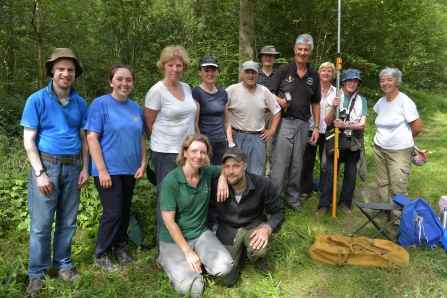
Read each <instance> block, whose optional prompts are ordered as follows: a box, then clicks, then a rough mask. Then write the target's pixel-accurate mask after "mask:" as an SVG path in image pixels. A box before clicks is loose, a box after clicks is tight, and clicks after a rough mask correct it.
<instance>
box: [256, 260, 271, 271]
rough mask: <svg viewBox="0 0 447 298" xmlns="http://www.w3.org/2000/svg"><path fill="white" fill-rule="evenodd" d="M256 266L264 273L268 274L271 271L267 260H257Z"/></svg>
mask: <svg viewBox="0 0 447 298" xmlns="http://www.w3.org/2000/svg"><path fill="white" fill-rule="evenodd" d="M256 265H257V266H258V267H259V269H261V270H262V271H264V272H269V271H271V270H272V268H270V265H269V263H268V262H267V259H265V258H259V259H258V260H257V261H256Z"/></svg>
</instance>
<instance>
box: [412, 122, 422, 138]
mask: <svg viewBox="0 0 447 298" xmlns="http://www.w3.org/2000/svg"><path fill="white" fill-rule="evenodd" d="M410 127H411V133H412V134H413V137H415V136H417V135H418V134H419V133H420V132H421V131H422V121H421V118H417V119H416V120H414V121H412V122H410Z"/></svg>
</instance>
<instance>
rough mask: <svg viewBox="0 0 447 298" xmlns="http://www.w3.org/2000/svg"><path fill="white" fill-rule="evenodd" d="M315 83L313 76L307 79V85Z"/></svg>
mask: <svg viewBox="0 0 447 298" xmlns="http://www.w3.org/2000/svg"><path fill="white" fill-rule="evenodd" d="M313 83H314V80H312V78H308V79H307V85H309V86H312V84H313Z"/></svg>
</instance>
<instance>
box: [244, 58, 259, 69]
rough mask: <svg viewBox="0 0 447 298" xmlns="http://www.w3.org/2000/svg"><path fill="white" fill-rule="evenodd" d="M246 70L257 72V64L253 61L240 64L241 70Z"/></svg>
mask: <svg viewBox="0 0 447 298" xmlns="http://www.w3.org/2000/svg"><path fill="white" fill-rule="evenodd" d="M248 69H251V70H254V71H256V72H259V64H258V63H256V62H254V61H253V60H248V61H245V62H244V63H242V67H241V70H248Z"/></svg>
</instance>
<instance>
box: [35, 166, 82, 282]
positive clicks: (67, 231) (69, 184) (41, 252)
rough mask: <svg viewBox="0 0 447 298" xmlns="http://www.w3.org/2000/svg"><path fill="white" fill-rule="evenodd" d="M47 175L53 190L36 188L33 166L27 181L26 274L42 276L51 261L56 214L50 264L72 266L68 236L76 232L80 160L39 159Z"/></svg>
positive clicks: (69, 238) (63, 266)
mask: <svg viewBox="0 0 447 298" xmlns="http://www.w3.org/2000/svg"><path fill="white" fill-rule="evenodd" d="M42 164H43V166H44V168H45V169H46V171H47V172H46V173H47V175H48V177H49V178H50V179H51V181H52V182H53V193H52V194H51V195H48V196H45V195H43V194H41V193H40V192H39V189H38V188H37V181H36V177H35V176H34V170H33V169H31V171H30V176H29V181H28V209H29V214H30V219H31V223H30V254H29V258H30V260H29V265H28V276H29V277H30V278H43V277H44V275H45V274H46V273H47V269H48V267H49V266H50V261H51V230H52V225H53V221H54V215H55V214H56V227H55V231H54V240H53V266H54V268H55V269H56V270H59V269H68V268H71V267H73V260H72V259H71V240H72V238H73V235H74V233H75V232H76V216H77V214H78V209H79V201H80V190H79V189H78V179H79V173H80V172H81V170H82V164H81V162H80V161H79V160H77V161H76V162H75V164H61V163H57V162H56V161H48V160H46V159H42Z"/></svg>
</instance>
